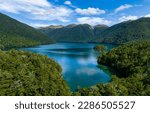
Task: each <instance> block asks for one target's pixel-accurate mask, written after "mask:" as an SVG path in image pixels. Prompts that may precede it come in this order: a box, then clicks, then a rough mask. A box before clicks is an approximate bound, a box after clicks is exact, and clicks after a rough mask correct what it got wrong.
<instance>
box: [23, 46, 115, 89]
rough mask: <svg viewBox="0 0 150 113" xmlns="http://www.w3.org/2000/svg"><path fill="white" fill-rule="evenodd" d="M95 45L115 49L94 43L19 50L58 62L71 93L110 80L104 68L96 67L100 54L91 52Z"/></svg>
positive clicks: (109, 75) (109, 74) (108, 73)
mask: <svg viewBox="0 0 150 113" xmlns="http://www.w3.org/2000/svg"><path fill="white" fill-rule="evenodd" d="M96 45H104V46H106V47H107V49H108V50H110V49H112V48H113V47H116V45H111V44H96V43H56V44H50V45H40V46H36V47H31V48H22V49H21V50H25V51H30V52H34V53H37V54H42V55H46V56H48V57H49V58H52V59H54V60H55V61H56V62H58V63H59V64H60V65H61V67H62V69H63V72H62V74H63V78H64V79H65V80H66V82H67V84H68V85H69V87H70V89H71V91H76V90H77V89H78V88H83V87H89V86H93V85H96V84H98V83H107V82H109V81H110V80H111V73H110V72H109V70H108V69H107V67H105V66H98V64H97V57H98V55H99V54H100V53H98V52H96V51H94V50H93V47H94V46H96Z"/></svg>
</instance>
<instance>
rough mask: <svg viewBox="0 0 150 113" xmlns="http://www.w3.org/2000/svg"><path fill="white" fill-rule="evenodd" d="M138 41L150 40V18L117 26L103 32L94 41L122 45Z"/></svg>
mask: <svg viewBox="0 0 150 113" xmlns="http://www.w3.org/2000/svg"><path fill="white" fill-rule="evenodd" d="M136 39H150V18H140V19H138V20H134V21H126V22H122V23H119V24H116V25H114V26H112V27H109V28H108V29H106V30H104V31H102V32H101V34H100V35H99V37H98V38H97V39H95V40H94V41H95V42H106V43H117V44H122V43H125V42H129V41H132V40H136Z"/></svg>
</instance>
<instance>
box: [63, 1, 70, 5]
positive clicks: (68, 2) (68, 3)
mask: <svg viewBox="0 0 150 113" xmlns="http://www.w3.org/2000/svg"><path fill="white" fill-rule="evenodd" d="M64 4H66V5H72V3H71V1H65V2H64Z"/></svg>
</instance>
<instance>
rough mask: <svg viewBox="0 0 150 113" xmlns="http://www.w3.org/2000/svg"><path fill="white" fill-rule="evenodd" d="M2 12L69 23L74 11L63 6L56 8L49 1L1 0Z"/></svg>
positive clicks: (0, 7)
mask: <svg viewBox="0 0 150 113" xmlns="http://www.w3.org/2000/svg"><path fill="white" fill-rule="evenodd" d="M0 10H1V11H5V12H10V13H16V14H19V13H22V12H25V13H27V14H26V15H28V17H29V18H31V19H36V20H49V21H51V20H58V21H61V22H68V21H69V20H68V17H69V16H70V15H71V14H72V12H73V11H72V10H71V9H69V8H66V7H63V6H54V5H52V4H51V3H49V2H48V1H47V0H13V1H12V0H0Z"/></svg>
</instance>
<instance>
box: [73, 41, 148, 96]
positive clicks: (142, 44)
mask: <svg viewBox="0 0 150 113" xmlns="http://www.w3.org/2000/svg"><path fill="white" fill-rule="evenodd" d="M98 63H99V65H101V64H103V65H106V66H109V67H110V68H112V69H113V70H114V72H115V73H114V74H116V76H115V75H113V76H112V81H111V82H110V83H107V84H98V85H96V86H93V87H90V88H83V89H79V92H76V93H74V95H150V40H138V41H134V42H129V43H126V44H124V45H121V46H119V47H117V48H114V49H112V50H111V51H110V52H108V53H104V54H103V55H101V56H99V57H98Z"/></svg>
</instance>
